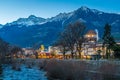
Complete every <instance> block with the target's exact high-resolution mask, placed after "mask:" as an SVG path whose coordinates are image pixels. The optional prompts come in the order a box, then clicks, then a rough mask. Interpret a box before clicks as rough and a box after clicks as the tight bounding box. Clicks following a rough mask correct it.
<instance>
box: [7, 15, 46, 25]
mask: <svg viewBox="0 0 120 80" xmlns="http://www.w3.org/2000/svg"><path fill="white" fill-rule="evenodd" d="M45 20H46V19H44V18H41V17H36V16H34V15H30V16H29V17H28V18H19V19H18V20H16V21H14V22H12V23H7V24H6V25H9V26H12V25H19V26H21V27H22V26H23V25H25V26H31V25H37V24H41V23H42V22H44V21H45Z"/></svg>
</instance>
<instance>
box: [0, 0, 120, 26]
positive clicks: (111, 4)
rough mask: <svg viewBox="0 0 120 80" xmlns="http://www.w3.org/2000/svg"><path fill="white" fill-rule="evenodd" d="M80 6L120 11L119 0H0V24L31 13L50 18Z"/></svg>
mask: <svg viewBox="0 0 120 80" xmlns="http://www.w3.org/2000/svg"><path fill="white" fill-rule="evenodd" d="M81 6H87V7H89V8H93V9H98V10H101V11H105V12H112V13H120V0H0V24H5V23H7V22H12V21H14V20H17V19H18V18H20V17H21V18H22V17H28V16H29V15H31V14H32V15H36V16H39V17H43V18H50V17H53V16H55V15H57V14H59V13H63V12H71V11H74V10H76V9H78V8H80V7H81Z"/></svg>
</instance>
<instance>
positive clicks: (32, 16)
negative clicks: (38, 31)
mask: <svg viewBox="0 0 120 80" xmlns="http://www.w3.org/2000/svg"><path fill="white" fill-rule="evenodd" d="M28 18H37V17H36V16H35V15H30V16H29V17H28Z"/></svg>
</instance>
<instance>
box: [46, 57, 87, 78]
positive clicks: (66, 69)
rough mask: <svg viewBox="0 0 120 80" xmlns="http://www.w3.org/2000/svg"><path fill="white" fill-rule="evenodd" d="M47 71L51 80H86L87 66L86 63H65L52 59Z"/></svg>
mask: <svg viewBox="0 0 120 80" xmlns="http://www.w3.org/2000/svg"><path fill="white" fill-rule="evenodd" d="M45 70H46V71H47V76H48V78H49V79H60V80H85V76H86V75H87V73H86V70H87V66H86V63H85V62H81V63H76V62H74V61H72V60H71V61H64V60H55V59H52V60H50V61H48V63H47V65H46V67H45Z"/></svg>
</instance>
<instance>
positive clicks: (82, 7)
mask: <svg viewBox="0 0 120 80" xmlns="http://www.w3.org/2000/svg"><path fill="white" fill-rule="evenodd" d="M80 9H81V10H88V9H89V8H88V7H86V6H81V8H80Z"/></svg>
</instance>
